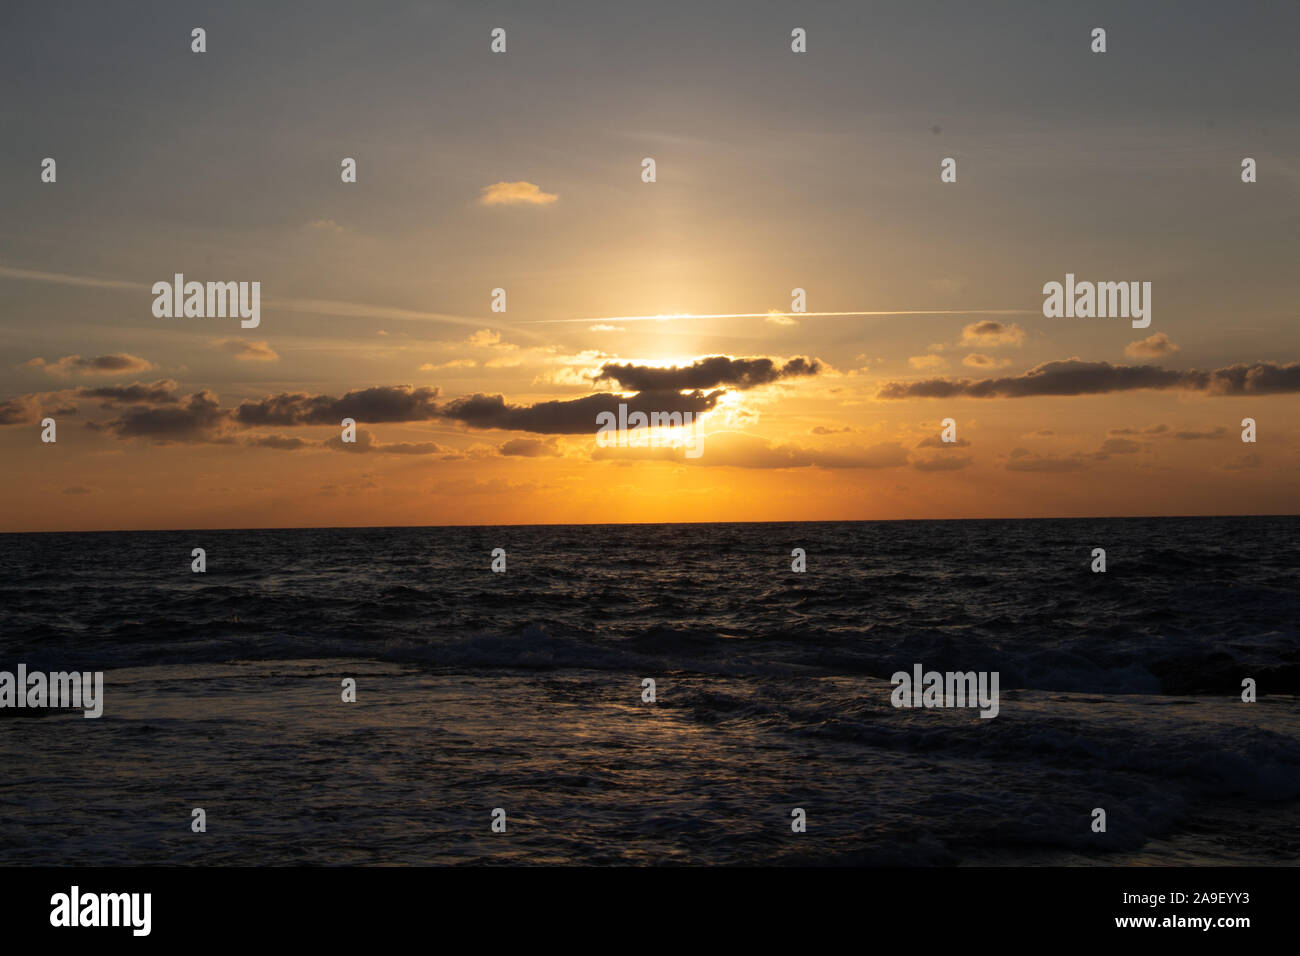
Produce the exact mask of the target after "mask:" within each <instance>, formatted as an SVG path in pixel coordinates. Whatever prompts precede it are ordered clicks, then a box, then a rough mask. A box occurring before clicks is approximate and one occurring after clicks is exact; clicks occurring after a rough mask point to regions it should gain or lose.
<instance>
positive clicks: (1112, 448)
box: [1093, 438, 1147, 459]
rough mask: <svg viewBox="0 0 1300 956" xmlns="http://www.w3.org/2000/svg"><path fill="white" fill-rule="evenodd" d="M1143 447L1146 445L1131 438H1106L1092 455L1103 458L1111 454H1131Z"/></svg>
mask: <svg viewBox="0 0 1300 956" xmlns="http://www.w3.org/2000/svg"><path fill="white" fill-rule="evenodd" d="M1145 447H1147V446H1146V445H1144V444H1142V443H1141V442H1138V441H1133V439H1131V438H1107V439H1106V440H1105V441H1104V442H1102V443H1101V448H1100V449H1099V450H1098V451H1097V452H1096V453H1095V454H1094V455H1093V457H1094V458H1098V459H1105V458H1108V457H1110V456H1111V455H1133V454H1136V453H1137V452H1140V451H1141V450H1142V449H1143V448H1145Z"/></svg>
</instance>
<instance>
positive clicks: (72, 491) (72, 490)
mask: <svg viewBox="0 0 1300 956" xmlns="http://www.w3.org/2000/svg"><path fill="white" fill-rule="evenodd" d="M63 493H64V494H65V495H89V494H94V492H93V490H92V489H90V488H87V487H86V486H85V485H70V486H68V487H67V488H64V489H63Z"/></svg>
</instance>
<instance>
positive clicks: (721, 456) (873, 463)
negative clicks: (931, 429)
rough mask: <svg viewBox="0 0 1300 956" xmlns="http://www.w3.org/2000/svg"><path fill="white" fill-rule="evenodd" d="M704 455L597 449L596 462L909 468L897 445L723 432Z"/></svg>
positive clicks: (670, 449)
mask: <svg viewBox="0 0 1300 956" xmlns="http://www.w3.org/2000/svg"><path fill="white" fill-rule="evenodd" d="M699 442H700V444H699V447H700V448H701V449H702V454H701V455H700V456H699V457H698V458H686V456H685V449H684V448H682V447H680V446H675V445H674V446H660V447H654V446H646V447H639V446H633V447H630V448H623V447H614V446H610V447H597V448H596V449H594V450H593V451H592V456H591V457H592V458H593V459H596V460H620V461H631V460H640V461H645V460H658V461H677V462H682V463H685V464H690V465H698V466H713V467H726V468H825V469H843V468H899V467H902V466H904V465H906V464H907V450H906V449H905V448H903V446H902V445H900V444H898V443H897V442H882V443H880V444H877V445H869V446H865V447H861V448H847V449H830V450H824V449H818V448H803V447H800V446H798V445H775V444H772V443H771V442H769V441H768V440H767V439H765V438H761V437H759V436H757V435H749V434H746V433H744V432H720V433H716V434H713V435H708V436H705V437H702V438H700V439H699Z"/></svg>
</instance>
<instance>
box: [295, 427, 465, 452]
mask: <svg viewBox="0 0 1300 956" xmlns="http://www.w3.org/2000/svg"><path fill="white" fill-rule="evenodd" d="M356 438H357V440H356V441H350V442H349V441H344V440H343V436H342V435H335V436H334V437H333V438H327V439H326V440H325V441H323V442H321V443H320V447H321V448H328V449H329V450H330V451H346V452H350V453H352V454H358V455H365V454H380V455H441V456H442V457H443V458H444V459H446V458H463V457H464V456H463V455H462V454H461V453H460V452H458V451H456V449H454V448H448V447H447V446H446V445H440V444H438V443H437V442H436V441H422V442H388V443H384V442H379V441H376V440H375V436H374V435H372V434H371V433H370V431H369V430H367V429H365V428H358V429H357V435H356Z"/></svg>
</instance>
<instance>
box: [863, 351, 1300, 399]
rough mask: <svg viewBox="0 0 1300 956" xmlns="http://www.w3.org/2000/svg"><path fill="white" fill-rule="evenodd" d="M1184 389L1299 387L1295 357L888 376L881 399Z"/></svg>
mask: <svg viewBox="0 0 1300 956" xmlns="http://www.w3.org/2000/svg"><path fill="white" fill-rule="evenodd" d="M1169 388H1175V389H1184V390H1186V391H1195V392H1204V393H1207V394H1213V395H1271V394H1281V393H1286V392H1300V363H1295V362H1292V363H1291V364H1289V365H1278V364H1277V363H1276V362H1254V363H1252V364H1250V365H1245V364H1237V365H1230V366H1227V367H1225V368H1219V369H1214V370H1213V371H1208V372H1206V371H1201V370H1198V369H1188V370H1186V371H1179V370H1175V369H1165V368H1160V367H1158V366H1155V365H1111V364H1110V363H1109V362H1084V361H1082V360H1080V359H1078V358H1070V359H1065V360H1064V361H1056V362H1045V363H1043V364H1042V365H1039V366H1036V367H1034V368H1031V369H1030V370H1029V371H1028V372H1025V373H1024V374H1022V375H1012V376H1007V377H1005V378H985V379H948V378H932V379H925V380H923V381H918V382H887V383H885V384H884V385H882V386H881V387H880V389H879V391H878V392H877V393H876V397H877V398H880V399H900V398H957V397H965V398H1025V397H1028V396H1033V395H1102V394H1106V393H1108V392H1125V391H1133V390H1136V389H1169Z"/></svg>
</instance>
